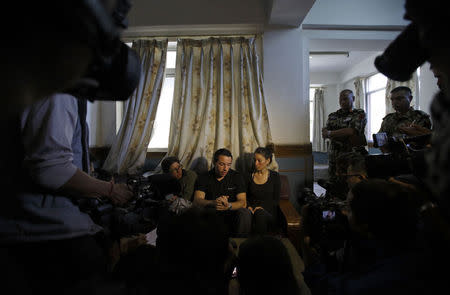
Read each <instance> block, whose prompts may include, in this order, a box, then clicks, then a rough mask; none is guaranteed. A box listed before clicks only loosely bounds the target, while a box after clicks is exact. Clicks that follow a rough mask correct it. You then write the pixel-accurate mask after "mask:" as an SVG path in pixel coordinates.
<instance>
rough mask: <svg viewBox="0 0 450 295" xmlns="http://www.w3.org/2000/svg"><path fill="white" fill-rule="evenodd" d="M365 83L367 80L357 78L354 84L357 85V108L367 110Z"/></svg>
mask: <svg viewBox="0 0 450 295" xmlns="http://www.w3.org/2000/svg"><path fill="white" fill-rule="evenodd" d="M364 81H365V78H356V79H355V81H354V82H353V84H354V85H355V108H357V109H363V110H366V97H365V93H366V90H365V87H364Z"/></svg>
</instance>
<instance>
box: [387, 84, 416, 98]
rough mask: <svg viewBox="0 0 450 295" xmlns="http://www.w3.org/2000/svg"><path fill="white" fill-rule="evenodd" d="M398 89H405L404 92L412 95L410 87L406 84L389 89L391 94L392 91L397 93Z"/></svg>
mask: <svg viewBox="0 0 450 295" xmlns="http://www.w3.org/2000/svg"><path fill="white" fill-rule="evenodd" d="M400 91H405V92H407V93H408V94H409V95H410V96H411V95H412V91H411V88H409V87H406V86H398V87H395V88H394V89H392V90H391V94H392V93H397V92H400Z"/></svg>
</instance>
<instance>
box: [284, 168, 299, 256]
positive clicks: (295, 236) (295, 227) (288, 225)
mask: <svg viewBox="0 0 450 295" xmlns="http://www.w3.org/2000/svg"><path fill="white" fill-rule="evenodd" d="M280 180H281V190H280V203H279V205H278V208H279V212H278V219H279V226H280V228H281V231H282V234H283V235H285V236H286V237H287V238H288V239H289V240H290V241H291V243H292V245H294V247H295V248H296V249H297V252H298V253H301V252H300V238H301V237H300V225H301V218H300V214H299V213H298V212H297V210H296V209H295V207H294V205H293V204H292V203H291V201H290V200H289V197H290V195H291V190H290V187H289V180H288V177H287V176H286V175H282V174H280Z"/></svg>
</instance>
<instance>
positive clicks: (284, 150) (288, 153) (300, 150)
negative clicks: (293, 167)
mask: <svg viewBox="0 0 450 295" xmlns="http://www.w3.org/2000/svg"><path fill="white" fill-rule="evenodd" d="M310 155H312V145H311V143H306V144H292V145H291V144H289V145H288V144H286V145H275V157H276V158H291V157H304V156H310Z"/></svg>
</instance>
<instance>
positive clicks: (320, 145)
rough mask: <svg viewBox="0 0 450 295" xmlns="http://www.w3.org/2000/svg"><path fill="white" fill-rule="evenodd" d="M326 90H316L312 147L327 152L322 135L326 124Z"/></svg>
mask: <svg viewBox="0 0 450 295" xmlns="http://www.w3.org/2000/svg"><path fill="white" fill-rule="evenodd" d="M324 109H325V107H324V91H323V89H322V88H316V90H315V91H314V121H313V143H312V149H313V151H315V152H326V151H327V148H326V146H325V140H324V139H323V137H322V128H323V127H324V126H325V114H324V112H325V111H324Z"/></svg>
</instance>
